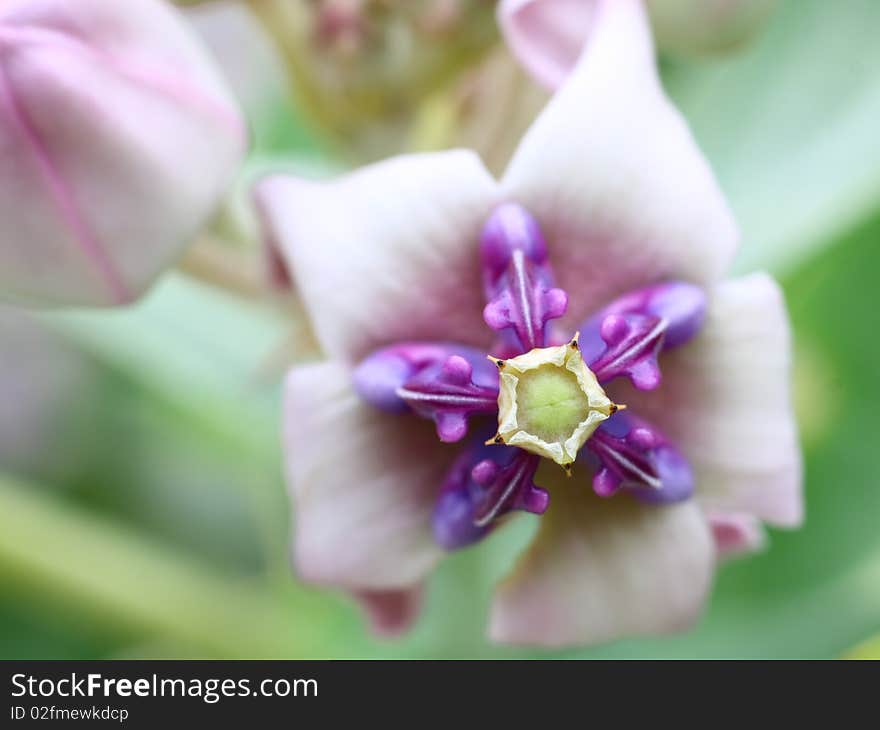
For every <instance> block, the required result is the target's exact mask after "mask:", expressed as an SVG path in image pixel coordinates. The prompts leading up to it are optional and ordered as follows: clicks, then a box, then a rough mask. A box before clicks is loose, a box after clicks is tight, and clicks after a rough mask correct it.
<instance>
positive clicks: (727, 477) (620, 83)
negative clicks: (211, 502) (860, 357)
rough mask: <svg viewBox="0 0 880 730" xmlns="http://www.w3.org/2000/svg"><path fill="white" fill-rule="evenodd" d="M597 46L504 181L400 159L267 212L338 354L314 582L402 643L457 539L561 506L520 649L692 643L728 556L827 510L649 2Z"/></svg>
mask: <svg viewBox="0 0 880 730" xmlns="http://www.w3.org/2000/svg"><path fill="white" fill-rule="evenodd" d="M594 5H595V17H594V18H593V23H592V26H591V40H590V43H589V44H588V45H587V46H586V48H585V50H584V53H583V55H582V56H581V58H580V59H579V61H578V63H577V65H576V67H575V69H574V70H573V71H572V73H571V75H570V76H569V77H568V79H567V81H566V83H565V85H564V86H563V87H562V88H561V89H560V90H559V92H558V93H557V94H556V96H555V97H554V98H553V99H552V100H551V101H550V103H549V104H548V106H547V107H546V109H545V111H544V112H543V113H542V114H541V115H540V116H539V118H538V119H537V120H536V122H535V123H534V125H533V126H532V127H531V129H530V130H529V131H528V132H527V134H526V135H525V137H524V138H523V140H522V142H521V144H520V146H519V148H518V149H517V151H516V153H515V154H514V156H513V159H512V160H511V162H510V164H509V166H508V168H507V170H506V172H505V173H504V175H503V176H502V177H501V179H500V180H499V181H496V180H494V179H493V178H492V177H491V176H490V175H489V174H488V173H487V172H486V170H485V169H484V167H483V166H482V164H481V162H480V161H479V160H478V159H477V157H476V156H475V155H474V154H472V153H470V152H467V151H460V150H458V151H450V152H442V153H435V154H422V155H410V156H404V157H398V158H394V159H391V160H387V161H384V162H381V163H378V164H375V165H372V166H369V167H366V168H363V169H361V170H358V171H355V172H353V173H351V174H348V175H346V176H343V177H341V178H339V179H337V180H333V181H330V182H310V181H305V180H301V179H297V178H292V177H283V176H277V177H272V178H269V179H267V180H264V181H263V182H261V183H260V184H259V186H258V187H257V189H256V192H255V197H256V201H257V204H258V207H259V209H260V212H261V216H262V220H263V223H264V226H265V229H266V236H267V240H269V241H270V242H271V244H272V245H273V246H275V247H277V249H278V253H279V254H280V255H281V256H282V257H283V259H284V260H285V262H286V264H287V266H288V268H289V272H290V274H291V275H292V277H293V279H294V280H295V282H296V285H297V287H298V289H299V291H300V293H301V294H302V297H303V299H304V302H305V306H306V309H307V310H308V313H309V315H310V317H311V320H312V324H313V326H314V328H315V331H316V334H317V337H318V339H319V341H320V344H321V346H322V348H323V351H324V352H325V354H326V356H327V359H326V360H325V361H322V362H318V363H313V364H308V365H300V366H297V367H294V368H293V369H292V370H291V371H290V373H289V375H288V378H287V382H286V397H285V410H284V444H285V452H286V460H287V463H286V474H287V479H288V484H289V487H290V492H291V495H292V498H293V502H294V504H295V514H294V518H295V522H296V530H295V541H294V559H295V564H296V567H297V570H298V572H299V574H300V575H301V577H302V578H303V579H305V580H308V581H312V582H315V583H320V584H324V585H332V586H338V587H342V588H345V589H347V590H348V591H350V592H351V593H352V594H353V595H355V596H356V597H357V598H358V599H359V600H360V601H361V602H362V603H363V604H364V605H365V606H366V607H367V609H368V611H369V613H370V615H371V617H372V618H373V621H374V625H375V626H376V628H377V629H378V630H381V631H383V632H393V631H400V630H403V629H404V628H405V627H406V626H407V625H408V624H409V622H410V621H412V620H413V619H414V617H415V615H416V613H417V610H416V609H417V606H418V596H419V595H420V589H421V586H422V584H423V582H424V580H425V579H426V577H427V576H428V574H429V573H430V571H431V569H432V568H433V567H434V565H435V564H436V563H437V561H438V560H439V559H440V558H441V557H442V556H443V555H444V553H446V552H448V551H450V550H456V549H460V548H464V547H465V546H469V545H473V544H476V543H478V542H479V541H480V540H482V539H483V538H485V537H486V536H487V535H489V534H490V533H492V532H493V531H494V530H496V529H499V527H501V526H502V525H503V524H504V523H505V522H506V521H507V520H509V519H511V518H512V517H513V516H515V515H516V514H517V513H522V512H526V513H532V514H534V515H540V518H539V528H538V531H537V534H536V536H535V538H534V540H533V542H532V544H531V545H530V546H529V547H528V548H527V549H526V551H525V553H524V554H523V555H522V556H520V557H519V559H518V562H517V564H516V566H515V567H514V569H513V571H512V572H511V574H510V575H509V576H508V577H507V578H506V579H505V580H504V581H503V582H502V584H501V585H500V586H499V587H498V589H497V591H496V594H495V598H494V601H493V606H492V609H491V616H490V621H489V633H490V636H491V637H492V638H493V639H494V640H496V641H500V642H507V643H516V644H533V645H543V646H567V645H578V644H587V643H594V642H601V641H607V640H610V639H614V638H617V637H621V636H628V635H639V634H652V633H661V632H665V631H671V630H676V629H680V628H682V627H684V626H687V625H688V624H689V623H690V622H692V621H693V620H694V619H695V617H696V616H698V615H699V612H700V609H701V607H702V605H703V603H704V600H705V597H706V594H707V591H708V589H709V586H710V583H711V579H712V575H713V571H714V566H715V563H716V559H717V557H718V556H719V555H728V554H734V553H737V552H744V551H747V550H750V549H754V548H755V547H756V546H757V545H759V544H760V542H761V536H762V532H761V525H762V524H763V523H765V522H767V523H772V524H775V525H789V526H791V525H796V524H797V523H798V522H799V521H800V519H801V498H800V454H799V449H798V444H797V438H796V433H795V427H794V421H793V417H792V413H791V408H790V404H789V397H788V376H789V365H790V363H789V330H788V322H787V318H786V313H785V307H784V303H783V300H782V298H781V296H780V292H779V289H778V287H777V286H776V284H775V283H774V282H773V281H772V280H771V279H770V278H769V277H767V276H765V275H763V274H753V275H750V276H748V277H745V278H742V279H736V280H723V278H722V277H723V275H724V273H725V271H726V269H727V268H728V265H729V263H730V261H731V258H732V256H733V254H734V251H735V248H736V240H737V230H736V226H735V224H734V222H733V219H732V216H731V214H730V211H729V210H728V207H727V205H726V203H725V201H724V199H723V196H722V195H721V193H720V191H719V189H718V186H717V184H716V182H715V180H714V178H713V176H712V174H711V171H710V169H709V167H708V166H707V164H706V162H705V161H704V159H703V158H702V156H701V155H700V153H699V151H698V149H697V148H696V145H695V143H694V141H693V139H692V137H691V135H690V132H689V130H688V128H687V126H686V124H685V123H684V121H683V120H682V118H681V116H680V115H679V114H678V113H677V111H676V110H675V109H674V108H673V107H672V106H671V104H670V103H669V101H668V100H667V98H666V96H665V95H664V93H663V90H662V88H661V86H660V83H659V79H658V76H657V71H656V66H655V60H654V50H653V46H652V42H651V35H650V30H649V27H648V23H647V18H646V16H645V12H644V10H643V7H642V4H641V3H640V2H638V1H637V0H614V1H611V0H606V1H604V2H602V1H599V2H596V3H595V4H594Z"/></svg>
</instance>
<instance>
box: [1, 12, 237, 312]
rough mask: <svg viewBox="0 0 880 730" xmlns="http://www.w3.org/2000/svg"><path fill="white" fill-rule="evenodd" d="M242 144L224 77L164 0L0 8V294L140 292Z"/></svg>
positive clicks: (208, 202)
mask: <svg viewBox="0 0 880 730" xmlns="http://www.w3.org/2000/svg"><path fill="white" fill-rule="evenodd" d="M245 143H246V135H245V130H244V126H243V122H242V120H241V118H240V115H239V113H238V111H237V109H236V106H235V103H234V102H233V100H232V98H231V96H230V94H229V92H228V90H227V89H226V86H225V84H224V83H223V82H222V81H221V79H220V77H219V76H218V75H217V73H216V71H215V69H214V67H213V65H212V63H211V62H210V60H209V59H208V57H207V55H206V53H205V51H204V49H203V48H202V46H201V45H200V44H199V42H198V40H197V39H196V38H195V37H194V36H193V35H192V34H191V32H190V31H189V30H188V28H187V27H186V25H185V23H184V22H183V21H182V19H181V18H180V16H179V15H178V14H177V12H176V11H175V10H173V9H172V8H169V7H168V6H167V4H165V3H162V2H158V0H126V2H124V3H120V2H118V1H117V0H27V1H25V0H13V1H12V2H6V3H4V4H3V5H2V8H0V149H2V155H0V191H2V194H0V292H2V296H3V297H4V298H6V299H9V300H12V301H16V302H24V303H35V304H53V303H54V304H113V303H120V302H126V301H129V300H131V299H133V298H134V297H136V296H138V295H139V294H141V293H142V292H143V291H144V290H145V289H146V288H147V286H148V285H149V284H150V283H151V282H152V281H153V279H154V278H155V277H156V275H157V274H158V273H159V272H160V271H162V270H163V269H164V268H166V267H167V266H169V265H170V264H171V263H173V261H174V260H175V258H176V257H177V256H178V255H179V253H180V251H181V249H182V248H183V246H185V245H186V244H187V243H189V242H190V241H191V239H192V237H193V236H194V235H195V234H196V232H197V231H198V230H199V228H200V227H201V226H202V225H203V224H204V223H205V222H206V220H207V219H208V217H209V216H210V215H211V213H212V212H213V210H214V208H215V207H216V205H217V204H218V202H219V200H220V198H221V195H222V194H223V192H224V191H225V189H226V185H227V183H228V182H229V180H230V178H231V176H232V175H233V174H234V172H235V170H236V168H237V165H238V163H239V162H240V160H241V157H242V155H243V152H244V149H245Z"/></svg>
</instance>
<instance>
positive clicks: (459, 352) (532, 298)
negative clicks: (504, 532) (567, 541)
mask: <svg viewBox="0 0 880 730" xmlns="http://www.w3.org/2000/svg"><path fill="white" fill-rule="evenodd" d="M480 263H481V267H482V272H483V276H482V280H483V290H484V294H485V297H486V302H487V304H486V307H485V309H484V310H483V318H484V319H485V321H486V323H487V324H488V325H489V327H491V328H492V330H494V331H495V332H496V333H497V337H496V341H495V344H494V345H493V347H492V352H491V353H484V352H480V351H479V350H476V349H474V348H472V347H467V346H463V345H457V344H455V343H450V342H444V343H427V342H404V343H400V344H397V345H392V346H390V347H385V348H382V349H380V350H378V351H376V352H374V353H373V354H371V355H370V356H369V357H367V358H366V359H365V360H364V361H363V362H362V363H361V364H360V365H359V366H358V367H357V369H356V370H355V373H354V383H355V388H356V390H357V392H358V393H359V394H360V396H361V397H362V398H364V399H365V400H366V401H368V402H369V403H371V404H372V405H374V406H376V407H377V408H380V409H382V410H385V411H389V412H393V413H407V412H410V413H414V414H416V415H418V416H421V417H423V418H429V419H431V420H433V421H434V423H435V426H436V429H437V435H438V437H439V439H440V441H443V442H447V443H451V442H457V441H461V440H462V439H464V438H465V436H466V435H467V432H468V427H469V425H470V421H471V420H475V421H486V420H487V417H490V416H494V418H495V419H496V422H497V423H498V428H497V429H494V430H489V428H488V427H487V425H486V424H485V423H483V424H481V425H480V427H478V429H477V433H476V434H475V435H474V436H472V437H471V438H470V439H469V440H468V442H467V445H466V446H465V448H464V449H463V450H462V451H461V452H460V453H459V455H458V456H457V457H456V458H455V460H454V462H453V464H452V467H451V468H450V470H449V471H448V473H447V476H446V478H445V480H444V482H443V484H442V485H439V497H438V501H437V505H436V508H435V510H434V518H433V519H434V534H435V537H436V539H437V541H438V542H439V544H440V545H442V546H443V547H445V548H447V549H455V548H459V547H463V546H465V545H468V544H471V543H473V542H475V541H477V540H479V539H480V538H481V537H483V536H484V535H486V534H487V533H488V532H489V531H490V530H491V529H492V528H493V527H494V526H495V525H497V524H498V522H499V520H500V518H502V517H503V516H504V515H506V514H508V513H510V512H511V511H514V510H524V511H527V512H532V513H534V514H542V513H543V512H544V511H545V510H546V509H547V506H548V505H549V501H550V495H549V493H548V492H547V491H546V490H544V489H541V488H540V487H538V486H537V485H535V483H534V478H535V475H536V472H537V469H538V466H539V464H540V461H541V456H547V457H549V458H552V459H554V460H555V461H557V463H560V464H563V465H564V466H566V467H567V468H570V466H571V460H572V459H573V458H574V455H575V454H577V462H579V463H583V464H585V465H588V466H589V467H590V468H592V470H593V472H594V477H593V485H592V486H593V490H594V491H595V492H596V494H598V495H599V496H602V497H611V496H612V495H615V494H618V493H620V492H625V493H627V494H629V495H631V496H632V497H634V498H636V499H640V500H642V501H646V502H651V503H657V504H665V503H670V502H678V501H681V500H684V499H687V498H689V497H690V496H691V494H692V492H693V475H692V472H691V469H690V466H689V464H688V462H687V460H686V459H685V458H684V456H682V454H681V453H680V452H679V451H678V450H677V449H676V448H675V446H674V445H673V444H672V443H671V442H670V440H669V439H668V438H666V437H665V436H664V435H663V434H662V433H661V432H660V431H659V430H658V429H657V428H656V427H654V426H652V425H651V424H649V423H647V422H646V421H644V420H642V419H640V418H638V416H637V415H635V414H633V413H632V412H631V410H627V411H620V412H617V406H615V405H614V404H612V403H611V401H610V400H608V399H607V398H606V397H605V394H604V391H603V390H602V387H601V386H605V385H606V384H608V383H610V382H611V381H613V380H615V379H616V378H619V377H625V378H628V379H629V380H630V381H631V383H632V385H633V386H634V387H635V388H637V389H638V390H642V391H650V390H654V389H656V388H658V387H659V386H660V383H661V372H660V364H659V362H658V357H659V355H660V353H661V352H663V351H664V350H668V349H670V348H673V347H678V346H680V345H683V344H684V343H686V342H687V341H689V340H690V339H691V338H692V337H693V336H694V335H695V334H696V333H697V332H698V331H699V329H700V327H701V326H702V323H703V319H704V317H705V308H706V300H705V295H704V294H703V291H702V290H701V289H700V288H699V287H697V286H694V285H692V284H688V283H685V282H678V281H673V282H663V283H659V284H655V285H652V286H648V287H645V288H642V289H639V290H637V291H633V292H629V293H627V294H625V295H624V296H622V297H619V298H618V299H615V300H614V301H612V302H611V303H609V304H608V305H607V306H605V307H604V308H603V309H602V310H601V311H599V312H597V313H595V314H594V315H593V316H591V317H589V318H588V319H586V320H585V321H584V322H583V323H582V325H581V326H580V328H579V331H580V336H579V338H576V339H572V338H571V335H572V334H573V333H572V332H568V333H565V332H563V331H561V329H560V328H559V327H558V325H557V323H556V322H554V321H553V320H557V319H559V318H560V317H562V316H563V315H564V314H565V313H566V309H567V306H568V296H567V295H566V293H565V292H564V291H563V290H562V289H559V288H557V287H556V286H555V279H554V276H553V270H552V267H551V265H550V260H549V256H548V251H547V245H546V243H545V241H544V238H543V236H542V234H541V231H540V228H539V227H538V223H537V221H536V220H535V219H534V218H533V217H532V216H531V215H530V214H529V213H528V212H527V211H526V210H524V209H523V208H522V207H521V206H519V205H516V204H513V203H506V204H503V205H501V206H499V207H498V208H497V209H496V210H495V212H494V213H493V214H492V216H491V217H490V218H489V221H488V222H487V223H486V226H485V228H484V230H483V235H482V238H481V242H480ZM566 335H567V336H566ZM569 340H571V341H570V342H569V344H568V345H562V346H557V347H553V346H547V344H548V343H560V342H567V341H569ZM508 362H509V363H510V365H509V366H507V368H505V365H506V363H508ZM554 367H556V368H558V369H557V370H553V369H552V368H554ZM548 368H550V370H548ZM499 373H500V375H501V379H499ZM528 378H531V380H530V381H529V380H528ZM536 382H538V383H539V384H538V385H536V384H535V383H536ZM529 383H531V385H530V384H529ZM535 392H537V393H538V396H535V395H534V394H535ZM499 393H500V394H501V396H500V398H499ZM518 394H519V396H520V398H519V399H518V402H516V404H515V405H513V404H512V403H511V402H510V401H511V399H514V400H516V399H517V395H518ZM499 403H501V411H500V415H499ZM518 409H519V410H518ZM511 414H512V415H511ZM517 417H518V419H519V420H518V421H517ZM511 419H512V420H511ZM534 424H538V425H537V427H535V426H534ZM560 424H562V425H560ZM528 429H531V431H537V432H538V433H537V434H534V433H531V432H528ZM554 429H556V430H559V431H560V434H561V435H560V436H558V441H553V440H552V438H551V437H550V436H547V435H546V434H547V433H551V434H553V438H557V437H556V435H555V430H554ZM569 431H571V435H570V436H568V433H569ZM493 433H494V434H495V435H494V436H493V435H492V434H493ZM487 435H488V436H489V439H488V440H487V441H485V443H484V439H486V436H487ZM581 446H583V447H584V448H583V449H581V448H580V447H581ZM579 449H580V450H579Z"/></svg>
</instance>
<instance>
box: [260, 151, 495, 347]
mask: <svg viewBox="0 0 880 730" xmlns="http://www.w3.org/2000/svg"><path fill="white" fill-rule="evenodd" d="M255 196H256V201H257V204H258V206H259V208H260V211H261V214H262V218H263V221H264V226H265V228H266V231H267V235H268V237H269V239H270V241H271V242H272V244H273V245H274V246H275V247H276V248H277V249H279V250H280V252H281V253H282V254H283V256H284V257H285V260H286V261H287V264H288V266H289V267H290V269H291V272H292V274H293V278H294V279H295V281H296V285H297V287H298V288H299V291H300V292H301V294H302V296H303V299H304V300H305V303H306V308H307V309H308V311H309V313H310V315H311V317H312V319H313V322H314V324H315V330H316V333H317V336H318V339H319V340H320V342H321V344H322V346H323V347H324V348H325V350H326V351H327V352H328V353H330V354H331V355H332V356H335V357H340V358H342V359H347V360H349V361H351V360H356V359H359V358H361V357H363V356H365V355H366V354H367V353H368V352H369V351H370V350H372V349H374V348H377V347H379V346H381V345H385V344H390V343H393V342H399V341H402V340H407V339H418V340H432V339H435V340H436V339H439V340H443V339H452V340H455V341H457V342H464V343H467V344H486V343H487V342H488V340H489V339H491V338H490V335H489V330H488V328H487V327H486V325H485V323H484V322H483V319H482V309H483V304H484V303H483V301H482V295H481V289H480V271H479V253H478V252H479V248H478V245H479V236H480V231H481V229H482V226H483V224H484V223H485V222H486V220H487V219H488V217H489V214H490V213H491V210H492V208H493V206H494V204H495V202H496V201H497V188H496V184H495V181H494V180H493V179H492V178H491V176H490V175H489V173H488V172H486V170H485V168H484V167H483V165H482V163H481V162H480V161H479V159H478V158H477V157H476V156H475V155H474V154H473V153H471V152H467V151H464V150H455V151H450V152H442V153H435V154H423V155H408V156H403V157H397V158H393V159H390V160H386V161H384V162H381V163H378V164H375V165H371V166H369V167H366V168H362V169H360V170H358V171H356V172H354V173H352V174H349V175H346V176H344V177H342V178H340V179H338V180H335V181H331V182H325V183H316V182H309V181H306V180H301V179H296V178H292V177H280V176H279V177H272V178H268V179H267V180H264V181H263V182H261V183H260V184H259V185H258V186H257V188H256V191H255Z"/></svg>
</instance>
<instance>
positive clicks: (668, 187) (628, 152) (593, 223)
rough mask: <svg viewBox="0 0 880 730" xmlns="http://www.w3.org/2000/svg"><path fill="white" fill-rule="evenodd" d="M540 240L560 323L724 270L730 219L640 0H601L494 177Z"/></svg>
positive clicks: (731, 238) (730, 247)
mask: <svg viewBox="0 0 880 730" xmlns="http://www.w3.org/2000/svg"><path fill="white" fill-rule="evenodd" d="M502 188H503V191H504V194H505V196H506V197H507V198H508V199H510V200H514V201H516V202H518V203H521V204H523V205H524V206H525V207H526V208H527V209H528V210H529V211H530V212H531V213H533V214H534V215H535V216H536V217H537V219H538V221H539V223H540V224H541V226H542V229H543V231H544V233H545V236H546V238H547V241H548V246H549V249H550V254H551V260H552V261H553V264H554V268H555V270H556V273H557V276H558V279H559V284H560V286H561V287H562V288H563V289H565V290H566V291H567V292H568V294H569V314H568V319H569V321H570V323H577V322H578V321H580V320H581V319H582V318H583V317H584V316H586V315H588V314H590V313H592V312H593V311H595V310H596V309H597V308H598V307H599V306H600V305H602V304H604V303H606V302H607V301H609V300H610V299H611V298H612V297H614V296H617V295H619V294H622V293H624V292H626V291H629V290H631V289H634V288H637V287H639V286H641V285H644V284H647V283H650V282H654V281H658V280H662V279H670V278H674V279H683V280H686V281H693V282H696V283H706V282H711V281H714V280H716V279H718V278H719V277H720V276H721V275H722V274H723V273H724V271H725V270H726V269H727V267H728V265H729V262H730V260H731V258H732V255H733V253H734V250H735V247H736V241H737V235H738V234H737V229H736V225H735V223H734V220H733V218H732V215H731V213H730V210H729V209H728V206H727V204H726V202H725V200H724V197H723V196H722V193H721V191H720V189H719V188H718V185H717V183H716V181H715V179H714V177H713V175H712V172H711V170H710V169H709V166H708V164H707V163H706V161H705V159H704V158H703V157H702V155H701V154H700V151H699V149H698V148H697V146H696V143H695V141H694V139H693V137H692V135H691V133H690V130H689V129H688V127H687V124H686V123H685V121H684V119H683V118H682V117H681V115H680V114H679V113H678V111H677V110H676V109H675V108H674V107H673V106H672V104H671V103H670V102H669V100H668V99H667V98H666V95H665V94H664V92H663V89H662V88H661V86H660V82H659V79H658V77H657V70H656V65H655V60H654V49H653V46H652V43H651V35H650V29H649V27H648V25H647V20H646V18H645V13H644V10H643V8H642V3H641V2H640V1H639V0H613V1H611V0H600V1H599V2H597V4H596V15H595V18H594V20H593V30H592V37H591V39H590V43H589V44H588V45H587V48H586V50H585V52H584V54H583V56H582V58H581V59H580V61H579V62H578V65H577V67H576V68H575V70H574V71H573V72H572V74H571V76H570V78H569V79H568V81H567V82H566V84H565V85H564V86H563V87H562V88H561V89H560V90H559V92H558V93H557V94H556V96H555V97H554V98H553V99H552V100H551V101H550V103H549V104H548V106H547V107H546V109H545V110H544V112H543V113H542V114H541V115H540V116H539V117H538V119H537V120H536V121H535V123H534V124H533V125H532V127H531V129H529V131H528V132H527V133H526V135H525V137H524V138H523V141H522V143H521V145H520V147H519V149H518V150H517V152H516V153H515V155H514V157H513V159H512V161H511V163H510V166H509V167H508V169H507V172H506V173H505V176H504V178H503V181H502Z"/></svg>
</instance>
